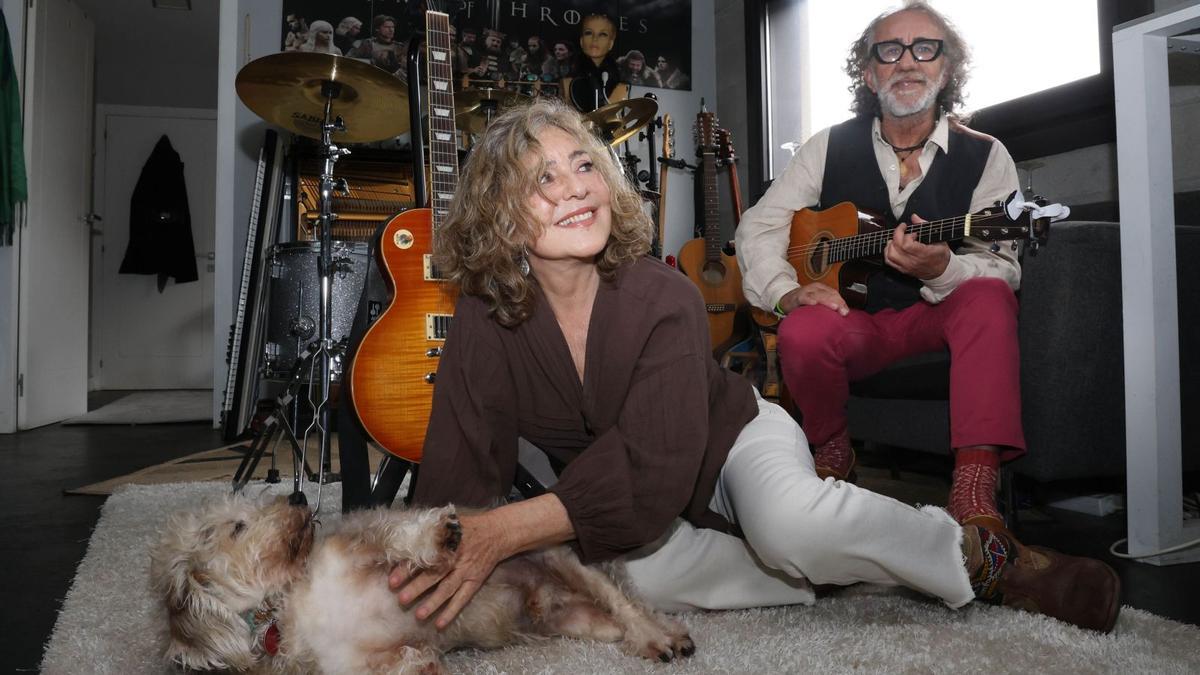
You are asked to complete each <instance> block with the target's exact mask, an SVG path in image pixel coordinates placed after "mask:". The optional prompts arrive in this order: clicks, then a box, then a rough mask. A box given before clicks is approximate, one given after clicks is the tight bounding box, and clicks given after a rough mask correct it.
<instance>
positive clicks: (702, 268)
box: [679, 111, 746, 352]
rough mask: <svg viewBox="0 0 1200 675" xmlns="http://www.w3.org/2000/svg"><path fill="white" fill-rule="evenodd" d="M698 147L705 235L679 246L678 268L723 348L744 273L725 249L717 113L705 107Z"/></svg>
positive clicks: (718, 348) (729, 334) (716, 343)
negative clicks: (719, 198)
mask: <svg viewBox="0 0 1200 675" xmlns="http://www.w3.org/2000/svg"><path fill="white" fill-rule="evenodd" d="M696 148H697V152H699V153H700V156H701V160H702V161H701V179H702V180H703V181H704V182H703V190H704V237H703V238H702V239H693V240H691V241H689V242H687V243H686V244H684V245H683V248H681V249H679V269H681V270H683V272H684V274H686V275H687V276H688V278H689V279H691V280H692V283H694V284H696V287H697V288H699V289H700V295H702V296H703V297H704V307H705V309H707V310H708V334H709V337H710V338H711V340H712V347H713V350H714V351H718V352H719V351H722V349H723V348H724V347H725V346H728V343H729V342H730V340H731V339H732V338H733V337H734V335H733V333H734V319H735V317H736V314H737V310H738V308H739V307H741V306H742V305H744V304H746V296H745V295H743V293H742V273H741V271H740V270H739V269H738V264H737V259H736V258H734V257H733V256H731V255H727V254H726V253H725V252H724V251H723V250H722V249H723V248H724V243H723V242H722V241H721V218H720V216H721V211H720V208H719V206H718V201H717V123H716V115H715V114H714V113H711V112H707V111H702V112H701V113H700V114H699V115H697V117H696Z"/></svg>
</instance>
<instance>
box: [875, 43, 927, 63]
mask: <svg viewBox="0 0 1200 675" xmlns="http://www.w3.org/2000/svg"><path fill="white" fill-rule="evenodd" d="M905 50H907V51H909V52H912V56H913V58H914V59H915V60H917V61H932V60H934V59H936V58H937V57H939V56H941V55H942V41H941V40H934V39H933V38H917V39H916V40H913V42H912V44H911V45H906V44H904V43H903V42H900V41H898V40H888V41H887V42H876V43H875V44H873V45H871V55H872V56H874V57H875V60H876V61H879V62H880V63H896V62H897V61H899V60H900V59H901V58H903V57H904V52H905Z"/></svg>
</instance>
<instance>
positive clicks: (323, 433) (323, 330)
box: [233, 80, 350, 513]
mask: <svg viewBox="0 0 1200 675" xmlns="http://www.w3.org/2000/svg"><path fill="white" fill-rule="evenodd" d="M340 93H341V85H340V84H338V83H337V82H333V81H331V80H325V81H323V82H322V83H321V95H322V98H324V100H325V105H324V116H323V119H322V122H321V156H322V157H323V158H324V166H323V168H322V172H321V183H320V191H321V195H320V200H319V201H320V216H319V217H318V219H317V223H318V227H319V234H318V236H319V240H318V241H319V246H318V248H319V250H320V257H319V258H318V261H317V276H318V278H319V279H320V282H321V298H320V302H319V303H318V306H319V308H320V310H319V313H318V321H317V324H318V329H319V332H318V335H317V340H316V341H315V342H314V343H313V344H312V345H310V347H309V349H308V350H307V351H306V352H305V353H304V354H302V355H301V358H300V359H298V362H297V365H296V367H295V369H294V370H293V373H292V377H291V380H290V382H289V385H288V388H287V390H286V391H285V392H284V393H283V394H281V395H280V397H279V398H278V399H277V400H276V407H275V410H274V411H273V412H272V413H271V415H269V416H268V417H267V419H266V421H265V423H264V426H263V429H262V431H260V432H259V434H258V435H257V436H256V437H255V439H254V441H253V443H251V446H250V451H249V452H248V453H247V455H246V457H245V458H244V459H243V460H242V463H241V465H240V466H239V467H238V470H237V473H236V474H235V475H234V481H233V482H234V491H235V492H236V491H239V490H241V489H242V488H243V487H245V485H246V483H247V482H248V481H249V480H250V476H251V475H253V473H254V468H255V467H256V466H257V465H258V462H259V460H260V459H261V458H262V454H263V452H264V451H265V450H266V446H267V444H268V443H269V442H270V439H271V438H272V437H274V436H275V435H276V433H277V432H279V431H282V432H283V434H284V435H285V436H286V437H287V439H288V441H289V442H290V443H291V445H292V451H293V456H294V458H295V460H296V468H295V471H294V481H293V490H292V495H291V497H290V498H289V500H290V501H291V502H292V503H301V504H302V503H305V501H306V500H305V497H304V480H305V479H306V478H307V479H308V480H313V481H315V482H316V483H317V501H316V504H314V506H313V512H314V513H318V512H320V509H321V486H323V485H324V484H325V483H327V482H333V481H336V480H340V476H339V475H337V474H335V473H333V472H332V471H331V466H332V463H331V447H330V440H331V438H330V435H331V432H330V428H329V402H330V401H329V398H330V396H329V392H330V380H331V379H332V377H331V376H332V372H331V366H332V350H333V344H332V333H333V312H332V294H333V274H334V273H335V272H336V271H337V270H335V269H334V264H333V222H334V221H335V220H337V214H335V213H332V209H331V206H330V205H331V204H332V194H333V191H334V189H335V185H336V186H337V187H339V188H340V187H341V186H342V185H343V184H344V181H337V180H335V179H334V177H333V167H334V164H335V163H337V160H338V159H340V158H341V156H342V155H348V154H350V150H348V149H346V148H341V147H338V146H337V145H335V144H334V143H333V133H334V132H335V131H343V132H344V131H345V130H346V125H345V123H344V122H343V121H342V118H341V116H337V117H334V115H333V99H335V98H337V97H338V95H339V94H340ZM318 367H319V368H320V392H319V394H318V395H317V396H318V398H316V399H314V397H313V394H312V387H313V383H314V382H313V381H314V379H315V377H316V373H315V372H314V371H315V370H316V369H317V368H318ZM306 374H307V376H306ZM303 384H307V387H306V388H307V390H308V392H309V393H308V396H307V402H308V405H309V408H310V409H311V410H312V412H313V416H312V420H311V421H310V423H309V425H308V426H307V427H305V428H304V429H303V430H302V433H301V434H300V436H301V437H303V439H304V442H303V443H301V442H300V441H299V440H298V437H297V435H296V433H295V431H294V425H295V426H298V424H299V404H300V403H301V400H300V398H299V397H298V393H299V390H300V387H301V386H302V385H303ZM289 405H291V406H294V408H293V411H294V414H295V422H294V423H291V424H289V423H288V421H287V420H286V419H285V418H284V416H283V415H282V414H281V413H282V412H283V410H284V409H286V408H287V406H289ZM314 431H315V432H316V433H317V435H318V436H319V437H320V460H319V462H318V472H317V473H316V474H315V475H314V474H313V473H312V472H311V471H310V470H309V468H308V460H307V450H308V437H309V435H310V434H311V433H313V432H314ZM276 442H278V439H277V440H276ZM271 461H272V470H271V472H269V473H268V480H269V479H270V478H271V476H272V474H273V475H274V477H275V478H276V480H278V471H277V470H275V469H274V462H275V455H274V452H272V458H271Z"/></svg>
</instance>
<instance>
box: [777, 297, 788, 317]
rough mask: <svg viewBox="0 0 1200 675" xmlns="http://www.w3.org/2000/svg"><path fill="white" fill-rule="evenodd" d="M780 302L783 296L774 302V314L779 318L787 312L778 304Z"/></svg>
mask: <svg viewBox="0 0 1200 675" xmlns="http://www.w3.org/2000/svg"><path fill="white" fill-rule="evenodd" d="M780 302H783V298H780V299H779V300H778V301H777V302H776V303H775V316H777V317H779V318H781V319H782V318H783V317H785V316H787V312H785V311H783V308H782V307H780V306H779V303H780Z"/></svg>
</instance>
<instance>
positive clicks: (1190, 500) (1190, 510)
mask: <svg viewBox="0 0 1200 675" xmlns="http://www.w3.org/2000/svg"><path fill="white" fill-rule="evenodd" d="M1197 505H1200V493H1192V494H1191V495H1190V496H1185V497H1184V498H1183V509H1184V514H1183V519H1184V520H1190V519H1192V518H1196V517H1197V511H1196V507H1197ZM1128 541H1129V539H1127V538H1126V539H1118V540H1116V541H1114V542H1113V545H1112V546H1110V547H1108V552H1109V553H1111V554H1113V555H1114V556H1116V557H1118V558H1123V559H1125V560H1139V559H1141V558H1153V557H1154V556H1156V555H1166V554H1168V553H1175V552H1176V551H1182V550H1184V549H1188V548H1191V547H1193V546H1198V545H1200V539H1193V540H1191V541H1185V542H1183V543H1182V544H1177V545H1175V546H1171V547H1170V548H1164V549H1162V550H1161V551H1151V552H1150V553H1139V554H1137V555H1132V554H1129V553H1117V547H1118V546H1120V545H1121V544H1124V543H1126V542H1128ZM1126 548H1128V547H1126Z"/></svg>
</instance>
